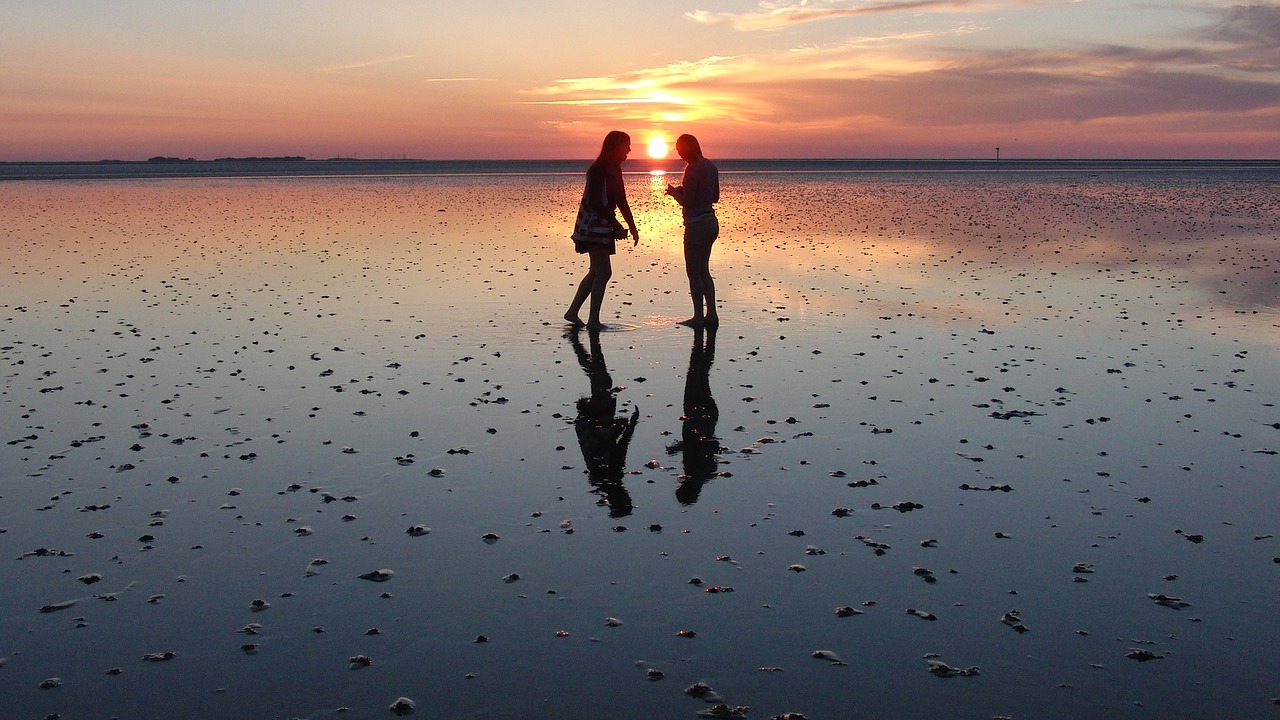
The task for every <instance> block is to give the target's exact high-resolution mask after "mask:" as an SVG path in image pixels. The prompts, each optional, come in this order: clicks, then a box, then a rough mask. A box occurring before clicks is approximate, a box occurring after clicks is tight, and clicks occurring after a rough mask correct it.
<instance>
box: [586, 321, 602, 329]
mask: <svg viewBox="0 0 1280 720" xmlns="http://www.w3.org/2000/svg"><path fill="white" fill-rule="evenodd" d="M604 328H605V324H604V323H602V322H600V321H599V320H592V321H591V322H589V323H587V329H588V330H603V329H604Z"/></svg>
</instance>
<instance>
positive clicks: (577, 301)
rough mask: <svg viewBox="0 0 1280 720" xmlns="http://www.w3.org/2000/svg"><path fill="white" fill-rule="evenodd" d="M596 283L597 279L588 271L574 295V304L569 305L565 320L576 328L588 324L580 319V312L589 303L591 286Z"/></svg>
mask: <svg viewBox="0 0 1280 720" xmlns="http://www.w3.org/2000/svg"><path fill="white" fill-rule="evenodd" d="M594 282H595V277H594V276H592V274H591V271H590V270H588V271H587V274H586V276H584V277H583V278H582V280H581V281H580V282H579V283H578V290H577V292H575V293H574V295H573V302H571V303H569V309H568V310H567V311H565V314H564V319H565V321H566V322H568V323H569V324H570V325H573V326H574V327H582V326H583V325H586V323H584V322H582V318H580V317H578V311H579V310H581V309H582V304H583V303H584V302H586V301H587V296H589V295H590V294H591V285H592V283H594Z"/></svg>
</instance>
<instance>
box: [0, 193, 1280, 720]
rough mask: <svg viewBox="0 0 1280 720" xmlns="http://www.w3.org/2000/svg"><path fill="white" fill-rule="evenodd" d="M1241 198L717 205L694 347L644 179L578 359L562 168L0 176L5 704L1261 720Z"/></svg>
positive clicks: (166, 713) (1276, 441)
mask: <svg viewBox="0 0 1280 720" xmlns="http://www.w3.org/2000/svg"><path fill="white" fill-rule="evenodd" d="M1274 180H1275V178H1274V177H1268V176H1267V175H1266V174H1265V173H1264V174H1262V175H1261V176H1260V175H1259V174H1258V173H1256V172H1252V171H1250V172H1235V171H1231V170H1229V169H1228V170H1221V171H1212V170H1201V171H1196V172H1178V171H1173V170H1170V171H1160V172H1143V173H1132V174H1126V173H1119V172H1112V173H1101V174H1082V173H1054V172H1048V171H1046V172H1034V173H1019V174H1016V175H1010V174H1000V173H966V174H963V175H960V174H945V175H939V174H925V173H910V172H904V173H894V174H859V175H845V174H830V173H815V174H803V173H787V174H769V173H764V174H757V173H726V174H725V176H724V177H723V178H722V183H723V185H724V193H723V195H724V202H723V203H722V207H721V211H720V215H721V222H722V228H723V230H722V236H721V238H722V239H721V240H720V241H719V242H718V243H717V247H716V250H715V253H714V255H713V258H712V263H713V270H714V271H715V274H716V278H717V285H718V290H719V295H720V298H721V301H722V309H721V317H722V326H721V328H720V329H719V330H718V332H716V333H714V336H711V335H710V334H707V333H695V332H694V331H693V330H690V329H687V328H684V327H681V326H678V325H675V324H674V323H675V321H677V320H679V319H682V318H683V317H685V316H686V313H687V311H688V310H687V308H686V307H685V305H686V303H687V299H686V294H685V292H684V290H683V287H684V276H683V269H682V265H681V262H682V259H681V250H680V245H679V229H680V228H679V219H678V213H676V212H675V210H674V208H673V207H672V205H671V204H670V201H669V200H666V199H664V197H663V196H662V193H661V188H662V183H663V182H664V178H661V177H657V176H654V177H651V176H648V175H643V174H637V175H633V176H629V182H630V187H629V194H630V196H631V198H632V204H633V206H634V208H635V210H636V213H637V217H638V219H639V220H640V223H641V225H640V227H641V235H642V244H641V246H640V247H639V248H637V249H634V250H631V249H626V248H623V249H620V251H619V254H618V255H617V256H616V257H615V272H614V283H613V284H612V285H611V287H610V294H609V297H608V300H607V307H608V309H609V314H610V316H609V317H608V320H607V321H608V322H609V323H610V329H609V330H607V331H606V332H603V333H600V334H599V336H598V338H597V339H598V345H593V344H592V342H591V340H592V338H590V337H588V335H587V334H586V333H581V334H580V337H579V338H578V340H579V342H580V343H581V354H580V353H579V351H578V348H577V347H575V344H574V342H573V338H572V336H568V337H567V336H566V332H565V328H564V326H563V323H562V321H561V320H560V315H561V313H562V312H563V307H564V304H565V303H566V302H567V300H568V298H569V296H570V295H571V294H572V290H573V287H574V286H575V284H576V282H577V279H578V278H579V277H580V275H581V273H582V272H583V271H584V270H585V262H584V258H582V257H580V256H576V255H574V254H573V253H572V252H571V250H570V248H569V247H568V241H567V240H566V239H565V238H564V237H563V235H564V232H565V228H566V227H567V226H568V224H569V223H570V221H571V219H572V217H571V215H572V210H573V208H574V206H575V205H576V201H577V197H578V195H579V193H580V192H581V189H580V186H579V182H580V181H579V179H578V178H575V177H572V176H562V175H476V176H468V175H459V176H447V177H446V176H438V177H435V176H433V177H394V178H301V179H299V178H294V179H257V180H254V179H223V180H214V179H197V180H156V181H151V180H147V181H93V182H24V183H7V184H5V185H3V186H0V243H3V246H4V248H5V252H6V257H8V258H9V259H10V262H9V263H8V264H7V266H6V269H5V281H4V283H3V286H2V287H3V289H2V290H0V357H2V359H3V362H4V366H5V373H4V377H3V386H2V388H0V407H3V410H4V416H3V417H4V418H5V426H4V427H5V435H6V437H4V438H3V439H4V440H5V444H4V445H0V468H3V473H4V474H3V476H2V477H0V529H2V530H3V533H2V534H0V548H3V549H4V550H5V551H6V552H7V553H8V557H7V558H0V568H2V570H0V573H2V574H0V580H2V581H3V582H4V583H5V585H6V586H7V587H8V588H9V590H8V591H6V592H5V593H4V594H3V596H2V597H0V658H3V663H2V666H0V697H2V698H4V700H3V701H0V702H3V704H4V705H5V706H6V708H7V710H6V712H5V713H4V714H5V715H6V716H13V717H44V716H46V715H48V714H50V713H59V714H60V715H61V717H63V718H77V717H108V716H118V717H161V718H169V717H190V716H209V717H213V716H223V715H229V714H234V713H236V712H239V711H243V709H244V708H246V707H252V708H254V714H255V716H259V717H313V718H320V717H329V716H340V717H384V716H387V715H388V714H389V713H388V711H387V709H386V708H387V706H388V705H389V704H390V703H392V702H393V701H394V700H395V699H396V698H397V697H400V696H407V697H410V698H413V699H414V700H415V701H416V703H417V706H418V714H420V715H425V716H428V717H434V716H442V717H477V718H481V717H504V718H505V717H578V716H585V715H588V714H593V715H594V714H599V715H610V716H616V717H634V718H652V717H691V718H692V717H696V713H698V712H700V711H703V710H707V709H709V708H710V707H711V704H709V703H706V702H703V701H702V700H698V699H694V698H692V697H689V696H688V695H686V694H685V693H684V692H683V690H684V689H685V688H686V687H688V686H690V685H692V684H693V683H695V682H704V683H707V684H709V685H710V686H712V687H713V688H714V689H715V690H716V691H717V692H718V693H719V695H720V696H722V697H723V699H724V701H725V702H727V703H728V704H730V705H748V706H751V707H752V711H751V717H762V718H767V717H769V716H771V715H776V714H780V713H783V712H800V713H803V714H804V715H805V716H806V717H809V718H823V717H867V718H875V717H894V718H924V717H937V716H938V708H939V707H946V708H948V710H947V715H948V716H949V717H973V718H988V717H994V716H1010V717H1014V718H1024V717H1037V718H1053V717H1064V718H1066V717H1071V718H1079V717H1109V718H1116V717H1120V718H1122V717H1149V716H1151V714H1152V713H1163V714H1165V715H1172V716H1176V717H1210V716H1257V715H1260V714H1263V713H1266V712H1268V708H1269V706H1270V705H1271V704H1272V702H1273V701H1272V698H1274V697H1276V696H1280V687H1277V686H1276V684H1275V683H1276V681H1275V674H1274V673H1273V672H1270V671H1269V670H1268V668H1269V667H1270V661H1271V656H1272V654H1273V649H1274V647H1275V646H1276V643H1277V641H1278V640H1280V637H1277V630H1276V628H1277V625H1276V623H1275V622H1274V617H1275V614H1276V612H1277V610H1278V609H1280V608H1278V607H1277V605H1278V601H1277V597H1280V593H1278V592H1277V590H1278V589H1280V587H1278V585H1280V583H1278V582H1277V578H1278V577H1280V564H1277V562H1276V561H1275V558H1276V557H1277V556H1280V547H1278V546H1277V540H1276V539H1275V537H1273V535H1274V534H1275V533H1276V532H1277V528H1276V527H1275V524H1276V523H1275V520H1274V517H1273V515H1274V513H1273V512H1271V508H1274V507H1275V506H1276V502H1277V500H1278V499H1280V498H1278V497H1277V494H1278V493H1277V487H1276V483H1275V477H1276V475H1277V463H1278V462H1280V461H1278V460H1277V455H1276V454H1274V453H1275V452H1276V451H1278V450H1280V429H1278V428H1280V411H1278V410H1277V409H1276V406H1275V403H1276V402H1277V396H1278V395H1280V377H1277V375H1278V374H1280V363H1278V362H1277V359H1278V358H1277V354H1278V350H1280V282H1278V279H1277V270H1276V268H1277V267H1280V265H1278V264H1277V252H1278V251H1280V201H1278V200H1277V197H1276V195H1275V193H1274ZM602 370H603V372H602ZM605 372H607V374H604V373H605ZM610 388H612V389H614V392H612V393H610V392H608V390H609V389H610ZM593 390H594V391H595V396H594V397H596V398H598V402H597V403H595V404H594V405H591V407H595V408H601V407H603V408H604V409H603V411H602V412H606V413H608V414H609V415H616V417H617V418H619V423H621V424H625V422H624V421H623V420H622V418H626V417H628V416H629V415H630V413H632V412H633V410H634V409H635V408H638V409H639V419H638V421H637V422H636V425H635V429H634V435H633V436H632V437H631V438H630V441H629V446H628V447H626V448H625V462H623V463H621V464H620V465H618V466H617V467H614V468H611V470H612V471H613V472H614V473H615V474H614V475H612V476H607V474H600V475H591V476H590V477H589V476H588V473H587V471H586V463H585V460H584V453H583V451H582V449H581V448H580V445H579V439H580V432H579V430H580V429H581V428H579V427H575V422H574V420H575V418H576V417H577V416H578V414H579V409H578V407H579V400H580V399H581V398H584V397H588V398H591V397H593ZM610 398H612V399H610ZM610 403H614V404H616V407H609V404H610ZM712 407H714V408H715V413H714V414H712V413H711V412H710V408H712ZM686 414H692V415H693V416H694V419H692V420H689V421H686V419H685V418H684V416H685V415H686ZM602 432H603V431H602ZM698 432H701V433H702V434H703V435H713V437H714V438H715V440H716V442H715V443H712V444H710V445H708V444H707V443H699V442H696V439H697V437H698V436H697V433H698ZM433 470H434V471H435V472H432V471H433ZM619 472H620V473H622V474H621V481H620V482H619V481H618V480H617V476H616V473H619ZM610 478H612V479H610ZM592 479H594V480H595V481H596V484H595V485H593V484H592V482H591V480H592ZM872 481H874V482H872ZM962 486H967V487H968V488H969V489H962ZM1006 486H1007V487H1008V488H1009V490H1008V491H1004V490H1002V489H1000V488H1002V487H1006ZM990 488H997V489H994V490H992V489H990ZM606 501H607V502H611V503H612V505H611V506H610V505H608V504H602V503H604V502H606ZM898 503H911V504H912V505H899V508H901V510H897V509H893V507H892V506H894V505H895V504H898ZM876 504H879V505H880V508H881V509H875V507H874V506H875V505H876ZM916 504H918V505H920V506H922V507H918V508H916V507H915V505H916ZM838 508H846V509H848V510H849V512H847V513H841V514H843V515H846V516H844V517H839V516H837V515H836V514H833V510H836V509H838ZM419 523H420V524H423V525H426V526H428V527H429V528H430V532H429V533H428V534H425V535H422V536H418V537H413V536H410V535H409V534H407V533H406V529H408V528H409V527H410V526H411V525H415V524H419ZM651 526H661V529H660V530H657V529H656V528H655V529H654V530H651V529H650V528H651ZM301 528H306V529H307V531H306V532H303V533H299V532H298V530H299V529H301ZM568 530H572V532H568ZM486 533H494V534H496V535H497V536H498V539H496V540H490V541H489V542H486V541H485V540H484V539H483V538H482V536H483V535H485V534H486ZM145 535H150V536H152V539H150V540H142V539H140V538H142V537H143V536H145ZM1201 536H1202V537H1201ZM1189 538H1190V539H1189ZM926 540H934V541H936V542H934V543H927V546H926V544H922V541H926ZM1193 540H1199V542H1194V541H1193ZM39 549H44V550H45V551H46V552H44V553H41V554H39V555H31V554H30V553H33V552H34V551H37V550H39ZM806 549H809V552H810V553H814V554H808V553H807V552H806ZM877 549H878V550H879V551H880V554H877V552H876V551H877ZM49 550H52V551H54V552H48V551H49ZM58 551H61V552H58ZM819 552H820V553H821V554H817V553H819ZM317 558H323V559H324V560H325V561H327V562H326V563H324V564H315V563H313V560H315V559H317ZM1077 563H1086V564H1088V567H1084V566H1082V567H1081V568H1080V569H1082V570H1092V572H1073V568H1074V567H1075V566H1076V565H1077ZM793 565H801V566H803V568H804V570H803V571H802V572H801V571H797V569H791V566H793ZM380 568H387V569H391V570H393V571H394V573H395V574H394V576H393V577H392V578H391V579H390V580H388V581H386V582H370V581H368V580H364V579H360V578H359V577H358V576H359V575H361V574H365V573H368V572H370V571H373V570H377V569H380ZM915 568H921V569H922V571H921V572H920V573H917V572H916V571H915ZM89 573H100V574H101V575H102V580H101V581H100V582H97V583H94V584H85V583H83V582H79V581H77V578H80V577H81V576H84V575H86V574H89ZM926 573H927V574H926ZM512 574H517V575H518V576H519V577H518V579H516V578H513V577H511V575H512ZM930 576H931V577H932V578H933V579H934V580H935V582H929V580H928V577H930ZM692 578H700V579H702V580H703V584H702V585H700V586H699V585H693V584H690V580H691V579H692ZM1170 578H1171V579H1170ZM1081 581H1085V582H1081ZM717 586H718V587H721V588H732V592H707V589H709V588H714V587H717ZM383 594H387V596H386V597H383ZM1160 594H1163V595H1166V596H1172V597H1177V598H1181V599H1183V600H1184V601H1185V602H1188V603H1190V606H1189V607H1184V608H1182V609H1174V608H1170V607H1166V606H1162V605H1159V604H1157V603H1156V602H1155V601H1154V600H1153V599H1152V598H1151V597H1149V595H1160ZM255 599H262V600H265V601H267V603H269V605H270V607H269V608H268V609H266V610H262V611H258V612H255V611H253V610H252V609H251V602H252V601H253V600H255ZM71 600H74V601H76V602H75V604H74V605H72V606H70V607H67V608H65V609H59V610H53V611H51V612H40V611H41V609H42V608H44V607H45V606H52V605H55V604H57V603H61V602H64V601H71ZM840 606H853V607H855V608H857V609H860V610H862V611H863V614H860V615H855V616H853V617H844V618H839V617H837V616H836V614H835V612H834V610H835V608H836V607H840ZM908 608H910V609H914V610H919V611H922V612H926V613H932V614H933V615H934V616H935V617H936V618H937V619H936V620H935V621H929V620H925V619H922V618H921V617H918V616H916V615H912V614H908V613H907V609H908ZM1015 610H1016V611H1018V612H1019V613H1020V616H1021V618H1022V622H1023V623H1024V624H1025V626H1026V627H1028V628H1029V631H1028V632H1023V633H1019V632H1017V631H1015V630H1014V629H1013V628H1012V627H1011V626H1009V625H1007V624H1004V623H1002V622H1001V617H1002V616H1003V615H1004V614H1005V613H1007V612H1009V611H1015ZM606 618H616V619H618V620H620V621H621V624H620V625H617V626H616V627H610V626H608V625H607V624H606V622H605V621H606ZM248 623H259V624H260V625H261V630H260V634H257V635H252V636H251V635H246V634H239V633H237V631H238V630H240V629H241V628H243V627H244V626H245V625H246V624H248ZM371 628H377V629H378V630H379V631H380V632H379V633H378V634H376V635H369V634H366V633H367V632H368V630H369V629H371ZM681 630H691V631H694V632H695V633H696V637H680V636H677V632H678V631H681ZM558 631H565V632H567V634H566V635H557V632H558ZM479 635H483V636H485V637H486V638H488V642H485V643H476V642H474V640H475V639H476V637H477V636H479ZM246 643H257V644H258V647H257V648H255V649H254V650H255V652H254V654H247V653H246V652H245V651H244V650H242V649H241V646H242V645H245V644H246ZM1133 649H1142V650H1149V651H1151V652H1153V653H1155V654H1157V655H1159V656H1162V657H1161V658H1160V659H1156V660H1151V661H1147V662H1139V661H1136V660H1134V659H1130V658H1128V657H1126V655H1127V654H1128V653H1130V652H1131V650H1133ZM816 650H828V651H831V652H833V653H835V654H836V655H837V656H839V657H840V658H842V659H843V660H844V661H845V663H846V664H843V665H837V664H833V663H830V662H828V661H825V660H820V659H814V658H813V657H811V655H812V653H814V651H816ZM166 651H168V652H173V653H176V656H175V657H173V658H172V659H171V660H168V661H163V662H146V661H143V660H142V657H143V655H145V654H147V653H163V652H166ZM933 653H936V654H937V657H938V659H941V660H942V661H944V662H946V663H948V664H950V665H952V666H955V667H957V668H967V667H970V666H978V667H979V668H980V669H981V670H980V673H979V674H977V675H974V676H967V677H951V678H940V677H934V676H932V675H931V674H930V673H929V672H928V668H929V665H928V663H927V657H926V656H930V654H933ZM358 654H363V655H367V656H368V657H370V658H371V659H372V664H371V665H369V666H368V667H363V668H359V669H351V665H350V663H349V658H351V657H352V656H355V655H358ZM930 657H931V656H930ZM111 668H119V669H120V670H121V671H122V672H120V673H119V674H115V675H110V674H107V671H108V669H111ZM650 668H652V669H657V670H660V671H662V672H663V673H664V674H665V676H664V677H663V678H662V679H660V680H657V681H651V680H649V679H648V676H647V675H646V670H647V669H650ZM762 668H765V669H764V670H762ZM772 668H780V670H772ZM55 677H56V678H59V679H60V681H61V684H60V685H59V686H57V687H53V688H49V689H42V688H41V687H40V685H41V682H42V681H44V680H46V679H49V678H55ZM341 710H345V711H342V712H340V711H341Z"/></svg>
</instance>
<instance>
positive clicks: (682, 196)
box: [667, 135, 720, 325]
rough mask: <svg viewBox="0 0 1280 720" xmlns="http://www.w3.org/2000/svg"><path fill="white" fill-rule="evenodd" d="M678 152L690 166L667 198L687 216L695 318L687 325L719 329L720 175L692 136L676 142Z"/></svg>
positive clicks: (686, 237)
mask: <svg viewBox="0 0 1280 720" xmlns="http://www.w3.org/2000/svg"><path fill="white" fill-rule="evenodd" d="M676 152H677V153H679V154H680V157H681V158H682V159H683V160H684V161H685V162H686V163H688V164H687V165H685V168H684V176H683V178H681V180H680V185H678V186H677V185H668V186H667V194H668V195H670V196H671V197H673V198H675V199H676V202H678V203H680V207H681V214H682V215H683V216H684V269H685V273H686V274H687V275H688V276H689V295H690V296H691V297H692V298H693V317H691V318H689V319H688V320H685V321H684V322H683V323H682V324H683V325H715V324H717V323H719V322H720V316H719V315H717V314H716V284H715V281H713V280H712V279H711V267H710V264H711V244H712V243H714V242H715V241H716V238H717V237H719V235H720V221H719V220H717V219H716V211H715V208H714V207H712V204H713V203H716V202H719V201H720V171H719V170H717V169H716V166H715V164H714V163H712V162H711V161H710V160H708V159H706V158H705V157H703V155H702V147H701V146H700V145H699V144H698V139H697V138H695V137H694V136H692V135H681V136H680V137H678V138H676Z"/></svg>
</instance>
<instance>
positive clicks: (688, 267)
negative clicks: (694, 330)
mask: <svg viewBox="0 0 1280 720" xmlns="http://www.w3.org/2000/svg"><path fill="white" fill-rule="evenodd" d="M710 261H711V244H710V243H708V244H705V245H703V244H694V243H687V242H686V243H685V245H684V267H685V274H686V275H688V276H689V296H690V298H691V299H692V300H693V317H691V318H689V319H688V320H685V321H683V322H682V323H680V324H681V325H690V326H697V325H714V324H716V323H718V322H720V318H719V316H718V315H717V314H716V286H715V282H714V281H713V280H712V279H711V269H710Z"/></svg>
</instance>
